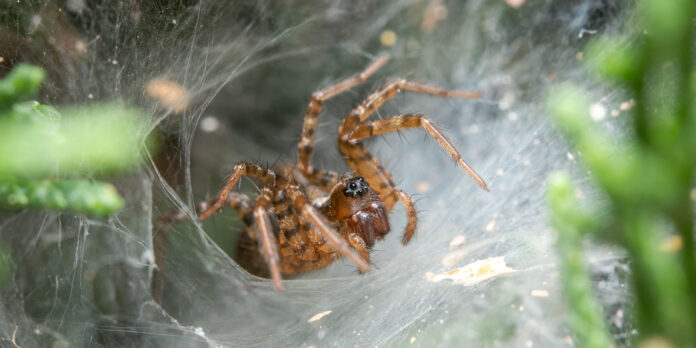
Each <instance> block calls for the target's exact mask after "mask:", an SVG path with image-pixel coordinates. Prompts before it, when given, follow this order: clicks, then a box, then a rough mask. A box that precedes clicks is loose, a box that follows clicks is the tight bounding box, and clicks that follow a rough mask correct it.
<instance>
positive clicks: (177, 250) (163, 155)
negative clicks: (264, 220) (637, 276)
mask: <svg viewBox="0 0 696 348" xmlns="http://www.w3.org/2000/svg"><path fill="white" fill-rule="evenodd" d="M12 11H14V12H12ZM624 12H625V9H624V8H623V6H622V2H621V1H618V0H616V1H613V0H603V1H600V0H582V1H570V0H568V1H557V0H544V1H531V2H528V3H524V1H512V0H507V1H484V0H469V1H437V0H432V1H412V0H404V1H389V2H382V1H351V2H349V3H348V2H341V1H329V2H326V1H310V2H289V3H288V2H286V1H187V2H180V1H159V2H154V3H151V2H148V1H142V2H141V1H137V0H134V1H122V2H117V3H115V4H109V3H108V2H107V3H104V4H98V3H93V2H89V1H66V2H64V3H63V2H60V1H59V2H39V1H35V2H32V3H30V4H25V5H24V7H22V8H17V9H12V10H11V11H8V12H6V13H4V14H3V17H2V18H3V19H5V20H6V23H0V24H2V26H3V27H2V30H3V32H4V33H13V34H12V35H14V36H16V37H19V38H21V39H18V40H16V41H12V40H9V41H12V42H9V41H8V42H7V43H3V44H2V45H6V47H7V48H11V49H9V50H3V51H0V52H11V53H2V55H4V59H5V61H6V62H8V61H11V60H13V59H16V60H27V61H30V62H33V63H35V64H39V65H41V66H43V67H44V68H45V69H47V70H48V76H49V78H48V81H47V83H46V84H45V86H44V89H43V90H42V94H41V95H39V99H40V100H41V101H42V102H44V103H53V104H63V103H87V102H91V101H93V100H114V99H116V100H118V101H121V102H123V103H128V104H134V105H137V106H140V107H143V108H144V109H146V110H147V111H148V112H149V114H151V115H152V119H151V122H150V123H149V125H150V126H151V127H152V129H153V130H154V129H157V131H158V132H159V137H160V140H161V142H160V143H161V145H160V148H159V151H158V152H157V153H154V152H153V153H151V154H150V156H149V162H148V163H146V165H144V166H143V167H142V168H141V169H140V170H139V171H137V172H135V173H131V174H128V175H125V176H121V177H113V178H101V179H102V180H104V179H108V180H110V181H113V182H114V183H115V184H116V185H117V187H118V189H119V191H120V192H121V193H122V194H123V195H124V197H125V198H126V200H127V205H126V207H125V208H124V209H123V210H122V211H120V212H119V213H117V214H116V215H115V216H113V217H112V218H110V219H108V220H99V219H93V218H87V217H78V216H75V215H73V214H67V213H65V214H60V213H53V212H51V213H48V212H35V211H21V212H3V213H1V214H2V215H1V218H0V235H1V236H2V241H3V244H4V245H5V247H6V248H5V249H7V250H9V252H8V253H7V255H6V260H7V261H8V262H9V264H11V265H12V267H11V268H9V269H10V270H11V271H10V272H8V274H7V277H6V281H5V283H4V284H3V287H2V296H3V297H2V301H0V336H1V337H2V339H3V340H4V342H3V344H11V343H12V342H13V340H14V342H15V343H17V344H18V345H20V346H22V347H32V346H54V347H56V346H57V345H56V344H70V345H72V346H87V345H92V346H108V347H114V346H128V347H130V346H166V347H173V346H174V347H196V346H215V347H217V346H247V345H252V346H317V347H320V346H321V347H323V346H403V345H406V344H409V343H410V344H413V345H417V346H427V347H430V346H434V345H439V346H516V347H519V346H527V347H532V346H534V347H536V346H554V347H558V346H566V345H572V342H573V336H572V333H571V332H570V330H569V329H568V327H567V324H566V315H567V312H566V309H565V308H566V306H565V305H564V303H563V298H562V294H561V293H560V286H559V279H558V278H559V277H558V273H557V270H556V267H555V259H556V251H555V249H554V239H555V237H554V232H553V230H552V229H551V228H550V226H549V222H548V216H547V206H546V203H545V199H544V192H545V188H546V179H547V176H548V174H549V173H550V172H551V171H553V170H557V169H566V170H569V171H571V172H572V173H574V174H575V175H576V178H577V181H578V183H580V186H581V187H587V186H588V185H586V183H585V181H586V179H585V176H584V174H583V171H582V169H581V167H580V166H579V165H578V164H577V163H576V160H575V158H577V157H578V156H579V154H578V153H574V152H568V151H569V150H568V149H569V148H568V146H567V145H566V143H565V142H564V140H563V139H562V138H561V137H560V136H559V135H558V134H557V132H556V131H555V130H554V129H553V127H551V125H550V123H549V120H548V117H547V111H546V109H545V101H546V96H547V92H548V90H549V88H551V86H552V85H553V83H555V82H559V81H567V80H572V81H574V82H575V83H579V84H586V85H589V84H592V83H594V82H593V80H592V79H591V78H590V77H588V76H587V75H586V74H585V73H584V69H583V67H582V50H583V46H584V44H585V43H586V42H587V41H588V38H589V37H592V36H594V35H599V34H604V33H612V32H616V31H617V30H618V28H619V26H620V25H621V24H622V22H623V21H624V20H625V19H626V18H627V16H628V15H630V14H629V13H624ZM13 18H14V20H10V19H13ZM14 36H13V37H14ZM29 37H30V38H31V40H29V41H27V39H26V38H29ZM13 45H14V46H13ZM382 52H388V53H389V54H390V55H391V57H392V58H391V60H390V61H389V62H388V63H387V64H386V65H385V66H384V67H383V68H382V69H380V70H379V71H378V72H376V73H375V74H374V76H372V77H371V78H370V79H369V80H368V81H367V82H366V83H364V84H362V85H361V86H359V87H357V88H355V89H354V90H351V91H350V92H348V93H345V94H344V95H341V96H339V97H337V98H335V99H332V100H331V101H329V102H327V103H326V104H325V105H324V109H323V112H322V114H321V115H320V116H319V127H318V129H317V132H316V135H315V139H316V141H317V143H316V146H315V151H314V155H313V159H312V164H313V165H314V166H316V167H318V168H321V169H329V170H336V171H338V172H340V173H346V172H347V170H348V169H347V166H346V165H345V163H344V162H343V161H342V159H341V157H340V155H339V153H338V151H337V145H336V136H337V129H338V125H339V124H340V121H341V120H342V118H343V117H345V115H346V114H347V113H348V112H349V111H350V109H351V108H352V107H354V106H355V105H357V103H359V102H360V101H361V100H363V99H364V98H365V97H366V96H367V95H368V94H369V93H370V92H371V91H373V90H374V89H376V88H378V87H379V86H381V85H382V84H384V83H385V82H386V81H388V80H389V79H390V78H396V77H400V78H407V79H408V80H412V81H418V82H422V83H428V84H432V85H437V86H441V87H443V88H448V89H459V90H473V91H477V92H480V93H481V94H482V98H481V99H477V100H468V99H456V98H449V99H443V98H439V97H436V96H428V95H420V94H417V93H410V92H403V93H401V94H400V95H399V96H397V97H395V98H394V99H393V100H391V101H390V102H389V103H387V105H385V107H383V108H381V109H380V110H379V111H378V112H377V113H376V114H375V115H374V116H373V117H374V119H378V118H387V117H390V116H394V115H398V114H405V113H418V114H423V115H427V116H428V117H429V118H430V119H432V120H433V122H434V123H435V124H436V125H437V126H438V128H440V129H442V130H443V132H444V133H446V135H447V137H448V138H449V139H450V140H452V141H453V142H454V143H455V145H456V146H457V148H458V149H459V151H460V152H461V154H462V155H463V157H464V158H465V160H466V161H467V163H469V164H470V165H471V166H472V167H473V168H474V169H475V170H476V171H477V172H478V173H480V174H481V176H482V177H483V178H484V179H485V180H486V182H487V183H488V185H489V188H490V192H485V191H484V190H481V189H480V188H479V187H478V185H477V184H476V183H475V182H474V181H472V180H471V178H470V177H469V176H468V175H467V174H466V172H464V171H463V170H462V169H461V168H460V167H458V166H457V165H456V164H455V163H453V161H452V160H451V157H449V155H448V154H447V153H446V152H444V151H442V149H441V148H440V147H439V146H438V144H437V143H436V142H435V141H433V140H432V139H430V138H429V137H428V136H427V135H426V133H425V132H424V131H423V130H422V129H412V130H406V131H403V132H400V133H394V134H389V135H386V136H380V137H376V139H375V140H368V141H367V144H368V147H369V148H370V149H371V151H372V152H373V153H374V154H375V156H376V157H377V158H378V159H380V160H381V161H382V163H383V164H384V166H385V168H387V170H389V171H390V172H391V173H392V175H393V177H394V179H395V181H396V183H397V185H398V187H399V188H401V189H403V190H404V191H405V192H407V193H409V194H412V195H413V196H414V198H415V201H416V208H417V209H418V211H419V218H420V220H419V226H418V229H417V231H416V234H415V236H414V238H413V240H411V242H410V243H409V244H408V245H407V246H402V245H401V243H400V236H401V231H402V230H403V228H404V226H405V223H406V218H405V213H404V210H403V208H401V207H400V206H398V205H397V207H396V208H395V209H394V210H393V212H392V213H391V225H392V233H390V234H389V235H388V237H387V239H386V240H385V241H383V242H378V243H377V244H376V245H375V247H374V251H373V253H372V269H371V272H369V273H368V274H365V275H359V274H358V272H357V270H356V267H355V265H354V264H353V263H351V262H349V261H347V260H341V261H338V262H336V263H334V264H333V265H332V266H330V267H329V268H327V269H324V270H322V271H318V272H313V273H310V274H304V275H299V276H297V277H294V278H291V279H286V280H285V281H284V283H283V285H284V288H285V289H284V291H283V292H280V293H279V292H277V291H275V289H274V287H273V284H272V282H271V281H269V280H267V279H261V278H257V277H254V276H251V275H250V274H249V273H247V272H246V271H244V270H243V269H242V268H241V267H240V266H238V265H237V263H236V262H235V261H234V260H233V259H232V258H231V257H230V256H228V254H233V253H234V249H235V246H234V245H235V236H236V235H237V233H238V232H239V229H240V227H241V226H242V224H241V221H240V219H239V218H238V217H237V215H236V213H235V212H234V210H233V209H230V208H228V209H226V210H225V211H223V212H221V213H218V214H216V215H215V216H213V217H212V218H210V219H209V220H207V221H206V222H204V223H203V224H200V223H197V222H195V220H196V216H195V215H194V214H193V210H192V209H193V206H194V205H195V203H197V202H198V201H201V200H203V199H205V198H208V197H212V196H213V195H215V194H217V192H218V190H219V189H220V188H221V187H222V184H223V182H224V177H225V176H226V175H227V174H229V171H230V170H231V169H232V168H233V166H234V164H235V163H237V162H238V161H242V160H245V161H252V162H256V163H259V164H262V165H268V166H272V165H273V164H274V163H276V162H278V161H296V158H297V153H296V148H297V141H298V140H299V137H300V134H301V127H302V121H303V116H304V112H305V109H306V107H307V104H308V102H309V100H310V96H311V93H312V92H314V91H316V90H319V89H321V88H324V87H326V86H329V85H331V84H333V83H336V82H337V81H340V80H341V79H342V78H346V77H348V76H350V75H351V74H353V73H356V72H358V71H360V70H361V69H362V68H364V67H365V66H366V65H367V64H368V63H369V62H370V61H371V60H372V59H374V58H375V57H376V56H377V55H378V54H380V53H382ZM153 81H155V83H157V84H155V85H152V83H153ZM172 82H173V83H174V84H170V83H172ZM181 87H183V89H181V90H179V89H178V88H181ZM148 88H150V89H148ZM157 88H160V89H157ZM161 89H164V90H166V91H170V90H175V92H176V93H180V94H175V95H179V96H180V97H179V98H174V100H175V102H174V103H173V104H172V102H171V100H169V101H168V100H167V98H169V97H170V94H167V93H164V92H162V90H161ZM595 90H596V93H597V95H596V98H597V100H598V103H599V105H600V107H603V108H605V109H606V114H607V117H606V118H605V119H604V120H603V121H602V122H607V123H608V124H610V125H614V126H615V128H616V129H618V130H619V131H618V132H620V129H621V127H620V125H617V123H620V117H621V112H619V111H617V112H616V113H614V114H616V115H618V116H617V117H618V119H616V118H612V117H611V116H610V115H612V116H613V114H612V111H613V110H619V107H618V105H619V103H620V102H621V101H623V100H621V99H620V96H618V95H616V94H612V93H609V92H603V91H605V90H607V88H606V87H603V86H598V87H597V88H595ZM153 96H154V97H155V98H154V99H153V98H152V97H153ZM615 120H619V121H615ZM144 131H149V129H148V130H144ZM239 191H241V192H244V193H247V194H249V195H250V196H252V197H253V196H255V195H256V188H255V187H254V185H252V183H251V182H250V181H248V180H242V183H241V186H240V187H239ZM182 208H183V209H185V210H184V211H185V212H187V213H188V214H189V218H188V219H185V221H184V222H182V223H180V224H178V225H175V226H173V227H172V228H170V229H169V231H168V234H167V237H168V241H167V251H166V254H165V255H166V256H165V257H166V259H165V260H164V268H163V271H164V285H163V293H162V299H161V304H158V303H156V302H155V301H153V300H152V296H151V292H150V286H151V280H152V274H153V269H154V261H153V255H154V252H153V242H152V233H153V231H154V225H155V221H156V219H157V217H158V216H159V215H161V214H165V213H168V212H171V211H173V210H177V209H182ZM453 241H454V242H453ZM590 254H591V255H592V256H593V260H595V261H597V263H598V266H597V267H595V268H596V269H599V272H600V273H601V274H600V275H599V277H598V278H597V280H598V282H597V285H598V296H599V298H600V299H601V300H602V302H603V303H604V304H605V309H606V316H607V317H608V318H614V319H615V320H614V321H613V323H614V324H613V325H614V327H613V330H614V332H613V333H614V334H615V338H616V339H617V340H618V342H619V343H620V342H622V340H623V339H624V338H626V337H627V335H629V333H630V328H628V327H624V326H623V325H625V324H623V321H621V318H622V317H621V316H619V315H618V314H616V313H619V311H622V310H624V309H622V308H623V307H621V306H622V303H623V299H624V298H625V293H624V291H625V290H624V289H623V283H622V282H623V280H621V279H622V278H621V274H619V273H621V272H618V273H617V269H618V270H619V271H621V269H620V267H619V266H614V262H615V261H614V259H615V258H616V257H615V256H613V254H612V251H607V250H604V249H597V248H595V247H590ZM481 260H485V261H484V263H483V264H482V263H481V262H479V263H475V262H477V261H481ZM467 265H469V268H466V269H463V270H460V273H462V272H464V273H465V272H472V273H474V279H473V280H472V279H468V280H463V281H461V282H457V281H455V280H456V279H455V280H452V279H449V278H448V276H447V275H443V274H441V273H443V272H448V271H450V270H453V269H455V268H457V267H464V266H467ZM616 265H621V263H616ZM617 267H619V268H617ZM455 273H456V272H455ZM486 274H489V275H493V276H492V277H490V278H487V277H485V275H486ZM453 275H455V276H456V275H457V274H450V275H449V276H450V277H451V276H453ZM436 280H440V281H436ZM616 289H618V290H616ZM619 314H620V313H619ZM58 346H61V345H58Z"/></svg>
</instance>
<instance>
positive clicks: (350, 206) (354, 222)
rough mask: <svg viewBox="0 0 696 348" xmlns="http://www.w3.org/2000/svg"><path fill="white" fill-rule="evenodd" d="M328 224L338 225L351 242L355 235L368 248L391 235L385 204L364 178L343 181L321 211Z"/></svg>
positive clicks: (335, 187) (358, 177) (330, 195)
mask: <svg viewBox="0 0 696 348" xmlns="http://www.w3.org/2000/svg"><path fill="white" fill-rule="evenodd" d="M320 209H321V212H322V213H323V214H324V216H326V218H327V220H329V221H331V222H334V223H336V224H338V226H339V227H340V229H339V231H345V232H344V234H347V235H348V236H349V238H350V235H351V234H355V235H357V236H358V237H360V238H361V239H362V241H363V242H364V243H365V245H366V246H367V247H368V248H371V247H372V245H374V244H375V240H378V239H382V238H384V235H386V234H387V233H388V232H389V215H388V213H387V208H386V207H385V206H384V202H382V200H381V199H380V198H379V194H378V193H377V191H375V190H373V189H372V188H371V187H370V185H369V184H368V183H367V180H365V179H364V178H363V177H360V176H357V177H351V178H348V179H345V180H342V181H341V182H340V183H338V184H337V185H336V186H334V188H333V190H331V193H330V194H329V197H328V199H327V200H326V203H325V204H324V205H322V206H321V207H320Z"/></svg>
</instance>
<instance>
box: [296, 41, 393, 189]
mask: <svg viewBox="0 0 696 348" xmlns="http://www.w3.org/2000/svg"><path fill="white" fill-rule="evenodd" d="M388 59H389V55H387V54H382V55H380V56H379V57H378V58H377V59H375V60H374V61H373V62H372V63H370V65H369V66H368V67H367V68H365V70H363V71H362V72H360V73H358V74H355V75H353V76H351V77H349V78H347V79H345V80H343V81H341V82H339V83H337V84H335V85H333V86H329V87H327V88H324V89H322V90H320V91H317V92H314V93H313V94H312V98H311V100H310V102H309V106H307V113H306V114H305V118H304V124H303V126H302V137H301V139H300V142H299V144H298V145H297V150H298V168H299V169H300V171H301V172H302V174H303V175H304V176H305V177H306V178H307V180H309V181H310V182H311V183H312V184H314V185H316V186H318V187H320V188H321V189H322V190H324V191H327V192H328V191H331V188H333V186H334V185H336V183H337V182H338V181H340V179H341V177H340V175H339V174H337V173H335V172H331V171H325V170H319V169H316V168H314V167H313V166H312V164H311V159H312V150H313V146H314V133H315V131H316V129H317V119H318V117H319V113H321V107H322V104H323V102H324V101H326V100H328V99H330V98H333V97H335V96H336V95H338V94H341V93H343V92H345V91H347V90H349V89H351V88H353V87H355V86H357V85H359V84H361V83H363V82H365V80H367V78H368V77H370V75H372V74H373V73H374V72H375V71H377V70H378V69H379V68H381V67H382V66H383V65H384V64H385V63H386V62H387V60H388Z"/></svg>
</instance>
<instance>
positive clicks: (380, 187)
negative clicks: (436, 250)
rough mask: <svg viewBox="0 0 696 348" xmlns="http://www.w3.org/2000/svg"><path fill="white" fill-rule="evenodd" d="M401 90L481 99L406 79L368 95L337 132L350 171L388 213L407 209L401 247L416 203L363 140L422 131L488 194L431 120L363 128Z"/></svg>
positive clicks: (405, 118)
mask: <svg viewBox="0 0 696 348" xmlns="http://www.w3.org/2000/svg"><path fill="white" fill-rule="evenodd" d="M400 90H408V91H413V92H419V93H426V94H434V95H439V96H441V97H457V98H479V97H480V94H479V93H476V92H466V91H449V90H446V89H442V88H438V87H434V86H429V85H424V84H420V83H415V82H410V81H406V80H403V79H398V80H393V81H390V82H388V83H386V84H385V85H384V86H382V87H381V88H380V89H379V90H377V91H376V92H374V93H372V94H371V95H369V96H368V97H367V99H366V100H365V101H364V102H363V103H361V104H360V105H359V106H358V107H356V108H355V109H353V110H352V111H351V113H350V114H349V115H348V116H347V117H346V118H345V119H344V120H343V122H342V123H341V126H340V127H339V130H338V134H339V137H338V147H339V150H340V151H341V154H342V155H343V157H344V159H345V161H346V163H348V165H349V166H350V167H351V169H353V170H354V171H356V172H357V173H360V175H362V176H363V177H365V178H366V179H367V180H368V182H369V183H370V185H371V186H373V187H374V189H375V190H377V191H378V192H379V194H380V198H381V199H382V201H383V202H384V204H385V206H386V207H387V210H388V211H391V209H392V207H393V206H394V204H395V203H396V201H397V200H398V201H400V202H401V203H402V204H403V205H404V207H405V208H406V211H407V215H408V223H407V225H406V230H405V232H404V235H403V237H402V243H404V244H405V243H408V241H409V240H410V239H411V237H413V233H414V232H415V229H416V225H417V222H418V217H417V214H416V213H415V208H414V206H413V202H412V200H411V199H410V197H409V196H408V195H407V194H406V193H404V192H403V191H401V190H397V189H396V187H395V185H394V181H393V180H392V178H391V175H390V174H389V172H387V170H385V169H384V167H383V166H382V164H381V163H380V162H379V161H378V160H377V159H376V158H375V157H374V156H372V154H371V153H370V152H369V151H368V150H367V147H365V145H364V144H363V143H362V142H361V141H360V139H361V138H365V137H369V136H372V135H377V134H382V133H386V132H390V131H398V130H400V129H406V128H413V127H423V128H425V129H426V131H428V133H430V134H431V135H432V136H433V137H434V138H435V139H436V140H437V141H438V143H440V145H441V146H442V147H443V148H444V149H445V150H446V151H447V152H448V153H449V154H450V155H451V156H452V157H453V158H454V159H455V161H457V163H458V164H459V165H460V166H462V167H463V168H464V170H465V171H466V172H467V173H468V174H469V175H470V176H471V177H472V178H473V179H474V181H476V183H477V184H479V185H480V186H481V187H482V188H483V189H485V190H488V186H487V185H486V183H485V182H484V181H483V179H481V177H480V176H479V175H478V174H477V173H476V172H475V171H474V170H473V169H471V167H470V166H469V165H468V164H467V163H466V162H465V161H464V160H463V159H462V157H461V155H460V154H459V152H458V151H457V150H456V148H455V147H454V145H452V143H451V142H450V141H449V140H448V139H447V138H446V137H445V136H444V135H443V134H442V132H440V131H439V130H438V129H437V128H436V127H435V126H433V125H432V122H430V120H428V119H427V118H424V117H422V116H421V115H402V116H396V117H393V118H390V119H386V120H379V121H375V122H371V123H367V124H361V122H364V121H365V120H366V119H367V118H368V117H369V116H370V115H371V114H372V113H373V112H374V111H375V110H376V109H377V108H379V107H380V106H382V105H383V104H384V103H386V102H387V100H389V99H391V98H392V97H394V96H395V95H396V94H397V93H398V92H399V91H400Z"/></svg>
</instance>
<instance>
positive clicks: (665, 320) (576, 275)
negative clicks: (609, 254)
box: [548, 0, 696, 347]
mask: <svg viewBox="0 0 696 348" xmlns="http://www.w3.org/2000/svg"><path fill="white" fill-rule="evenodd" d="M637 18H638V20H637V22H636V25H637V27H636V29H637V30H635V32H637V33H639V35H641V37H640V38H599V39H597V40H595V41H594V42H592V43H590V44H589V45H588V47H587V57H588V59H587V61H588V66H589V68H590V69H591V70H593V71H595V72H597V73H598V74H599V75H600V76H602V77H604V78H606V79H608V80H610V81H613V82H618V83H620V84H621V86H623V87H625V88H626V92H627V93H628V94H629V95H631V96H632V97H633V99H634V100H635V107H634V108H633V110H632V111H631V118H632V121H633V122H632V123H631V125H632V127H633V133H632V134H631V135H630V136H628V137H627V138H622V139H616V138H612V137H610V136H609V135H608V134H607V133H606V132H605V131H604V130H603V129H602V128H601V127H600V126H599V125H598V124H595V123H593V122H592V121H590V119H589V115H588V110H589V104H590V103H589V101H588V99H587V97H586V96H585V93H584V92H583V91H582V90H581V89H579V88H577V87H573V86H567V85H566V86H559V87H557V88H556V89H555V90H554V91H553V93H552V95H551V96H550V101H549V106H550V109H551V112H552V114H553V115H554V116H555V121H556V122H557V124H558V126H559V128H560V129H561V130H562V131H563V132H564V133H565V134H566V135H567V137H568V139H569V140H570V142H571V143H572V144H573V145H575V146H576V147H577V149H578V150H579V151H580V152H581V153H582V154H583V161H584V163H585V165H586V166H587V167H588V169H589V170H590V172H591V173H592V174H593V177H594V179H595V181H596V184H597V186H598V187H599V188H600V189H601V190H602V191H604V192H605V193H606V196H607V197H608V198H609V200H608V202H607V205H608V206H607V207H606V208H605V209H603V214H602V218H601V221H600V219H599V218H598V215H599V214H596V213H594V214H593V213H591V212H586V211H583V210H582V209H580V208H579V206H580V202H578V201H577V200H576V198H575V197H574V196H573V192H574V189H573V187H572V184H571V183H570V180H569V179H568V177H567V176H563V175H556V176H554V177H553V179H552V180H551V182H550V186H549V192H548V195H549V202H550V205H551V210H552V223H553V226H554V227H555V228H556V230H557V231H558V234H559V241H558V249H559V252H560V255H561V265H562V267H561V270H562V272H563V279H564V283H565V289H566V295H567V297H568V300H569V306H570V309H571V314H570V324H571V326H572V327H573V329H574V330H575V332H576V334H577V336H578V339H579V342H580V345H581V346H583V347H607V346H609V344H610V342H611V341H609V340H608V336H607V334H606V327H605V325H604V323H603V321H602V319H601V315H600V314H599V313H600V312H599V309H598V306H597V304H596V301H595V300H594V299H593V297H592V295H591V291H590V290H591V289H590V284H589V279H588V278H587V271H586V270H585V269H584V266H583V265H582V256H581V247H580V245H581V244H580V236H581V235H582V234H587V233H590V234H591V235H592V236H594V237H596V238H599V239H601V240H604V241H610V242H617V243H618V244H619V245H621V246H622V247H624V248H625V249H626V250H627V251H628V253H629V256H630V258H631V266H632V280H633V286H634V291H635V294H636V318H637V320H638V322H637V325H638V328H639V340H641V341H643V340H645V339H652V338H655V337H659V338H660V339H661V340H663V341H666V342H670V343H671V344H673V345H674V346H679V347H683V346H692V347H693V346H695V345H696V297H694V294H696V259H695V258H694V238H693V228H694V216H693V203H692V201H691V200H690V197H689V192H690V191H691V189H692V187H693V179H694V177H695V174H696V173H695V169H696V156H694V155H693V154H694V153H695V152H694V151H695V150H696V132H695V131H696V117H695V116H696V115H694V109H693V105H692V100H693V97H694V96H696V89H695V88H694V87H695V83H694V76H696V75H694V71H693V68H692V52H691V51H692V47H693V19H694V3H693V2H692V1H690V0H678V1H658V0H643V1H640V2H639V4H638V17H637ZM627 42H631V44H627ZM609 226H611V228H609ZM671 232H673V233H675V234H677V235H678V236H679V237H680V238H681V241H682V248H681V249H680V250H678V251H676V252H674V251H667V250H664V249H663V248H660V245H661V244H662V241H664V239H665V238H666V237H667V236H668V235H669V234H670V233H671Z"/></svg>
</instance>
